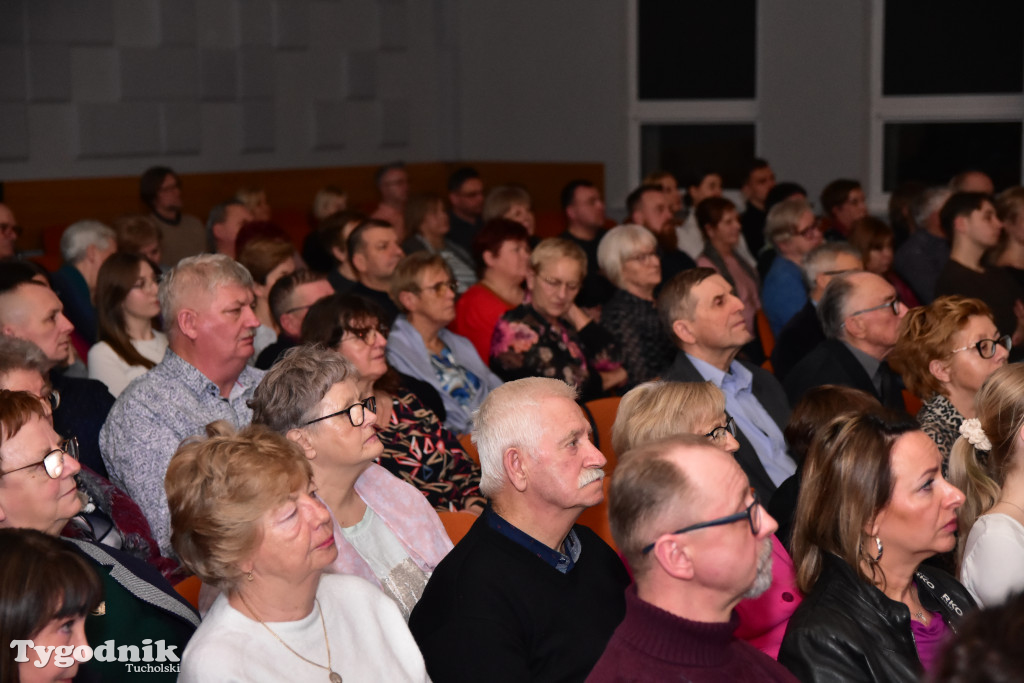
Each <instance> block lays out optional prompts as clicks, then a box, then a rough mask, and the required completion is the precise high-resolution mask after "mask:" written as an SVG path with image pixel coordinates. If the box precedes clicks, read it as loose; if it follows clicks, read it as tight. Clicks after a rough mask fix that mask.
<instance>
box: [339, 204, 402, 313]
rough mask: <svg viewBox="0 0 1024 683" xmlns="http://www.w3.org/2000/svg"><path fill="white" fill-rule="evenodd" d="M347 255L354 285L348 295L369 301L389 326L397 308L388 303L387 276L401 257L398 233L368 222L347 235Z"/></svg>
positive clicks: (374, 221) (389, 279)
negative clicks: (381, 310)
mask: <svg viewBox="0 0 1024 683" xmlns="http://www.w3.org/2000/svg"><path fill="white" fill-rule="evenodd" d="M347 252H348V260H349V263H351V264H352V270H353V271H355V274H356V279H357V282H356V284H355V285H353V286H352V287H350V288H349V289H348V293H351V294H358V295H359V296H364V297H366V298H367V299H370V300H371V301H373V302H374V303H375V304H377V305H378V306H380V307H381V308H382V309H383V311H384V320H383V321H382V322H383V323H384V324H385V325H388V326H389V327H390V326H391V323H392V322H394V320H395V317H396V316H397V315H398V313H399V311H398V307H397V306H396V305H395V303H394V302H393V301H392V300H391V297H390V295H389V294H388V292H389V291H390V289H391V276H392V274H393V273H394V272H395V266H397V265H398V262H399V261H401V260H402V257H403V256H404V255H405V254H404V253H403V252H402V247H400V246H399V245H398V233H397V232H396V230H395V229H394V228H393V227H391V226H390V225H388V224H387V223H384V222H381V221H378V220H374V219H370V220H368V221H365V222H363V223H360V224H359V225H357V226H356V227H355V228H353V230H352V232H351V233H349V236H348V243H347Z"/></svg>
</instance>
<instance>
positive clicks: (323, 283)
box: [256, 269, 334, 370]
mask: <svg viewBox="0 0 1024 683" xmlns="http://www.w3.org/2000/svg"><path fill="white" fill-rule="evenodd" d="M333 293H334V289H333V288H332V287H331V284H330V283H329V282H328V281H327V279H326V278H325V277H324V276H323V275H321V274H320V273H314V272H313V271H311V270H305V269H303V270H297V271H295V272H294V273H290V274H288V275H283V276H282V277H280V278H279V279H278V280H277V282H275V283H274V285H273V286H272V287H271V288H270V294H268V295H267V305H268V306H269V307H270V314H271V315H272V316H273V317H274V322H275V323H277V327H278V329H279V330H280V333H279V334H278V335H277V341H275V342H274V343H273V344H271V345H270V346H268V347H267V348H265V349H263V352H262V353H260V354H259V356H258V357H257V358H256V367H258V368H259V369H260V370H268V369H270V366H272V365H273V364H274V363H276V362H277V359H278V358H280V357H281V354H283V353H284V352H285V351H287V350H288V349H290V348H292V347H293V346H298V344H299V340H300V339H301V337H302V321H303V320H305V319H306V313H307V312H308V311H309V309H310V307H311V306H312V305H313V304H315V303H316V302H317V301H319V300H320V299H323V298H324V297H327V296H330V295H331V294H333Z"/></svg>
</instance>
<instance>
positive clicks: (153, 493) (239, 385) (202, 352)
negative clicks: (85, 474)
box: [100, 254, 263, 557]
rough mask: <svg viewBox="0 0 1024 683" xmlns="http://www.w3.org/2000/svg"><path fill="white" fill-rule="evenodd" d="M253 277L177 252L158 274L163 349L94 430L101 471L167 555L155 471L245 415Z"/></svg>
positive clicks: (221, 260)
mask: <svg viewBox="0 0 1024 683" xmlns="http://www.w3.org/2000/svg"><path fill="white" fill-rule="evenodd" d="M252 287H253V281H252V276H251V275H249V271H247V270H246V269H245V268H244V267H242V266H241V265H239V264H238V263H237V262H235V261H233V260H232V259H231V258H230V257H228V256H225V255H223V254H202V255H200V256H193V257H190V258H186V259H182V260H181V261H180V262H179V263H178V265H177V266H175V267H174V268H173V269H171V270H170V271H169V272H168V273H167V274H165V275H164V277H163V280H161V282H160V308H161V313H162V315H163V319H164V325H165V326H166V328H167V339H168V349H167V351H166V353H165V355H164V359H163V360H162V361H161V362H160V364H159V365H157V366H156V367H154V368H153V369H151V370H150V371H149V372H147V373H146V374H145V375H143V376H142V377H139V378H138V379H136V380H135V381H134V382H132V383H131V384H129V385H128V388H127V389H125V390H124V392H123V393H122V394H121V395H120V396H119V397H118V399H117V402H116V403H115V404H114V407H113V408H112V409H111V410H110V416H109V417H108V418H107V422H106V424H104V425H103V429H102V431H101V432H100V447H101V449H102V452H103V460H104V462H105V463H106V465H107V471H108V472H109V473H110V480H111V481H113V482H114V483H115V484H117V485H118V486H120V487H121V488H123V489H124V490H125V491H127V492H128V494H129V495H130V496H131V497H132V498H134V499H135V502H137V503H138V504H139V507H140V508H142V511H143V513H144V514H145V515H146V518H147V519H148V520H149V526H150V528H151V529H152V530H153V536H154V537H155V538H156V539H157V541H158V542H159V543H160V549H161V552H162V553H163V554H164V555H167V556H168V557H173V556H174V554H173V553H174V551H173V548H172V547H171V543H170V540H171V529H170V514H169V511H168V509H167V496H166V495H165V493H164V475H165V474H166V472H167V464H168V463H169V462H170V460H171V456H172V455H174V452H175V451H176V450H177V449H178V446H179V444H180V443H181V442H182V440H183V439H186V438H188V437H191V436H198V435H201V434H203V433H204V431H205V429H206V425H207V424H209V423H210V422H214V421H217V420H226V421H228V422H230V423H231V424H232V425H233V426H234V427H235V428H236V429H241V428H242V427H245V426H246V425H248V424H249V422H250V421H251V420H252V409H251V408H250V407H249V406H248V401H249V399H250V398H252V394H253V391H254V390H255V388H256V385H257V384H259V382H260V379H262V377H263V371H262V370H257V369H255V368H253V367H250V366H248V365H247V362H248V360H249V358H251V357H252V354H253V335H254V333H255V330H256V328H257V327H259V324H260V322H259V319H258V318H257V317H256V314H255V313H254V312H253V301H254V296H253V290H252Z"/></svg>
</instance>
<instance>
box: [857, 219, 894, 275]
mask: <svg viewBox="0 0 1024 683" xmlns="http://www.w3.org/2000/svg"><path fill="white" fill-rule="evenodd" d="M847 240H848V241H849V242H850V246H852V247H853V248H854V249H856V250H857V251H859V252H860V259H861V261H863V262H864V265H865V266H867V263H868V257H869V256H870V254H871V252H872V251H876V250H879V249H884V248H885V245H886V244H888V245H889V246H890V247H891V246H893V244H892V240H893V234H892V228H890V227H889V225H888V224H887V223H886V222H885V221H883V220H882V219H880V218H875V217H874V216H864V217H863V218H858V219H857V220H855V221H854V222H853V223H851V224H850V233H849V234H848V235H847Z"/></svg>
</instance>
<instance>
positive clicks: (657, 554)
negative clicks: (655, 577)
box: [651, 536, 695, 581]
mask: <svg viewBox="0 0 1024 683" xmlns="http://www.w3.org/2000/svg"><path fill="white" fill-rule="evenodd" d="M651 553H652V554H653V555H654V558H655V561H656V562H657V563H658V564H660V565H661V568H662V569H663V570H664V571H665V573H666V574H668V575H669V576H671V577H673V578H676V579H681V580H683V581H689V580H691V579H693V575H694V571H695V570H694V566H693V548H691V547H690V545H688V544H687V542H686V539H684V538H680V536H662V537H661V538H660V539H658V541H657V542H655V544H654V549H653V550H652V551H651Z"/></svg>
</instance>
